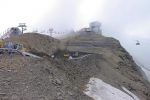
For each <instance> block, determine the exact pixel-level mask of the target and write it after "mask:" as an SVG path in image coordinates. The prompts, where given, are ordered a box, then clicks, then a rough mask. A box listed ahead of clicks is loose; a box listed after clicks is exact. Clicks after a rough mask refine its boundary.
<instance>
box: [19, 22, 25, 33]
mask: <svg viewBox="0 0 150 100" xmlns="http://www.w3.org/2000/svg"><path fill="white" fill-rule="evenodd" d="M18 27H21V32H22V34H23V31H25V30H26V27H27V26H26V23H19V26H18Z"/></svg>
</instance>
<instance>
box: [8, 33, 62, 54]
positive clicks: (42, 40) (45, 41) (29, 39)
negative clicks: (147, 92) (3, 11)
mask: <svg viewBox="0 0 150 100" xmlns="http://www.w3.org/2000/svg"><path fill="white" fill-rule="evenodd" d="M6 40H10V41H13V42H14V43H21V44H23V45H24V46H25V47H26V48H27V50H29V51H30V52H34V53H36V52H37V53H45V54H48V55H51V54H52V53H53V52H54V51H55V50H56V49H57V48H58V45H59V40H57V39H54V38H52V37H50V36H47V35H42V34H38V33H25V34H22V35H20V36H12V37H11V38H9V39H6Z"/></svg>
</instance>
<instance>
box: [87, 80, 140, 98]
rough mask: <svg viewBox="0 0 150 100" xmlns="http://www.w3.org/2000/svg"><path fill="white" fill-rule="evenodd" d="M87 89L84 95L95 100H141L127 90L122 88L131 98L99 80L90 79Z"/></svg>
mask: <svg viewBox="0 0 150 100" xmlns="http://www.w3.org/2000/svg"><path fill="white" fill-rule="evenodd" d="M86 87H87V89H86V90H85V91H84V93H85V94H86V95H88V96H89V97H92V98H93V99H94V100H140V99H139V98H138V97H136V96H135V95H134V94H133V93H131V92H130V91H128V90H127V89H126V88H124V87H122V88H123V89H124V91H126V92H127V93H129V94H130V95H131V96H130V95H128V94H126V93H125V92H123V91H121V90H119V89H117V88H115V87H113V86H111V85H109V84H107V83H105V82H103V81H102V80H101V79H98V78H90V81H89V83H88V84H87V85H86Z"/></svg>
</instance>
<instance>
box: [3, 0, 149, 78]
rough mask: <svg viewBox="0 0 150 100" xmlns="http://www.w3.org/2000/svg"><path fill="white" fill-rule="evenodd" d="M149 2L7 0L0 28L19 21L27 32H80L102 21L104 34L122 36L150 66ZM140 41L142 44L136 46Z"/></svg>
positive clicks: (131, 49) (136, 54)
mask: <svg viewBox="0 0 150 100" xmlns="http://www.w3.org/2000/svg"><path fill="white" fill-rule="evenodd" d="M149 5H150V1H149V0H3V1H0V11H1V19H0V22H1V23H0V27H1V29H0V31H1V34H2V33H3V31H5V29H7V28H8V27H11V26H17V25H18V23H19V22H25V23H26V24H27V26H28V27H27V28H28V30H27V31H32V30H35V29H38V30H39V31H42V30H47V29H48V28H53V29H54V30H55V31H57V32H66V31H69V30H75V31H76V30H79V29H80V28H83V27H88V24H89V23H90V22H92V21H99V22H101V23H102V27H101V28H102V31H103V34H104V35H106V36H112V37H115V38H117V39H119V40H120V42H121V44H122V45H123V46H124V48H126V49H127V50H128V51H129V53H130V54H131V55H132V56H133V57H134V59H135V60H136V61H137V62H138V63H140V64H141V65H142V66H145V67H146V68H149V69H150V66H149V65H150V62H149V58H150V54H149V51H150V47H149V45H150V41H149V40H150V35H149V34H150V28H149V26H150V13H149V9H150V7H149ZM136 40H139V41H140V44H141V45H139V46H137V45H135V44H136ZM143 70H144V71H145V72H146V74H147V76H150V72H149V71H148V70H146V69H145V68H144V69H143ZM149 80H150V78H149Z"/></svg>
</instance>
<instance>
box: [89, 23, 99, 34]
mask: <svg viewBox="0 0 150 100" xmlns="http://www.w3.org/2000/svg"><path fill="white" fill-rule="evenodd" d="M89 27H90V29H91V31H92V32H94V33H97V34H102V30H101V23H100V22H97V21H95V22H91V23H90V25H89Z"/></svg>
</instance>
